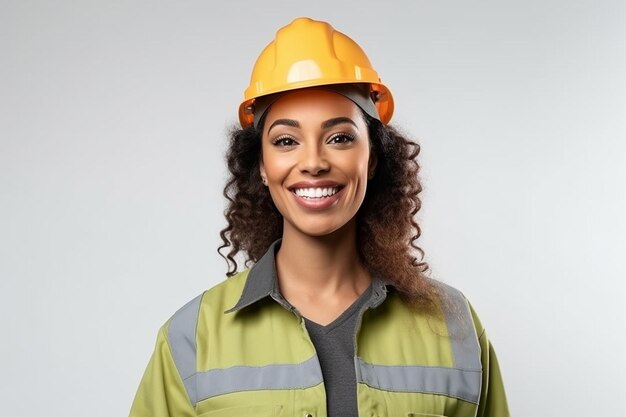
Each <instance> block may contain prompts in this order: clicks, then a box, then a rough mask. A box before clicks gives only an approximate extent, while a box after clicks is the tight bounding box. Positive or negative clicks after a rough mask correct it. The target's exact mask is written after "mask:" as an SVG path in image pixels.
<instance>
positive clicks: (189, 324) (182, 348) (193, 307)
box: [167, 294, 202, 404]
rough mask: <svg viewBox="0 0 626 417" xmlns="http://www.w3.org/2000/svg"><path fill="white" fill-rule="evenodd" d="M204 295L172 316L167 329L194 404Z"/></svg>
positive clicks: (177, 366) (182, 376) (171, 347)
mask: <svg viewBox="0 0 626 417" xmlns="http://www.w3.org/2000/svg"><path fill="white" fill-rule="evenodd" d="M201 301H202V294H201V295H199V296H197V297H196V298H194V299H193V300H191V301H190V302H188V303H187V304H185V305H184V306H183V307H182V308H181V309H180V310H178V311H177V312H176V313H174V316H172V318H171V320H170V323H169V327H168V329H167V338H168V340H169V343H170V349H171V351H172V357H173V358H174V364H175V365H176V369H178V373H179V374H180V377H181V379H182V380H183V384H184V385H185V389H186V390H187V395H189V399H190V400H191V403H192V404H195V403H196V402H197V398H198V396H197V392H196V379H195V375H196V327H197V325H198V312H199V311H200V302H201Z"/></svg>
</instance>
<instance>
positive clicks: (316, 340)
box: [304, 285, 372, 417]
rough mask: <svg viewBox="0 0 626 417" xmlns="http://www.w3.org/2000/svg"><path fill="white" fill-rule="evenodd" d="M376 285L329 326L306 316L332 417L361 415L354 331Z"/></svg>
mask: <svg viewBox="0 0 626 417" xmlns="http://www.w3.org/2000/svg"><path fill="white" fill-rule="evenodd" d="M371 295H372V286H371V285H370V287H369V288H368V289H367V290H365V291H364V292H363V294H361V295H360V296H359V298H358V299H357V300H356V301H355V302H354V303H353V304H352V305H351V306H350V307H348V308H347V309H346V310H345V311H344V312H343V313H341V315H340V316H339V317H337V318H336V319H335V321H333V322H332V323H329V324H328V325H326V326H322V325H320V324H317V323H315V322H313V321H311V320H309V319H307V318H305V319H304V321H305V323H306V328H307V330H308V331H309V336H310V337H311V340H312V341H313V345H314V346H315V350H316V351H317V356H318V358H319V361H320V365H321V367H322V375H323V377H324V387H325V389H326V405H327V412H328V417H358V415H359V413H358V405H357V395H356V374H355V371H354V354H355V350H354V348H355V347H354V334H355V331H356V325H357V322H358V321H359V318H360V316H361V314H363V311H364V310H365V308H366V307H367V306H368V305H369V301H370V298H371Z"/></svg>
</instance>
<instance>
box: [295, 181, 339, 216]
mask: <svg viewBox="0 0 626 417" xmlns="http://www.w3.org/2000/svg"><path fill="white" fill-rule="evenodd" d="M331 187H336V188H338V190H337V192H336V193H335V194H333V195H331V196H330V197H324V198H319V199H308V198H304V197H300V196H299V195H297V194H296V193H295V191H294V190H295V189H296V188H331ZM288 189H289V191H291V195H292V196H293V198H294V199H295V200H296V202H297V203H298V205H300V206H301V207H303V208H305V209H309V210H325V209H327V208H329V207H331V206H332V205H334V204H335V202H337V200H339V198H340V197H341V194H342V193H343V190H344V185H342V184H339V183H337V182H334V181H329V180H320V181H300V182H297V183H295V184H293V185H291V186H289V187H288Z"/></svg>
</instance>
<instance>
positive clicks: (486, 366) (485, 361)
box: [470, 306, 511, 417]
mask: <svg viewBox="0 0 626 417" xmlns="http://www.w3.org/2000/svg"><path fill="white" fill-rule="evenodd" d="M470 308H471V306H470ZM471 311H472V316H473V318H474V325H475V327H476V332H477V334H478V336H479V337H478V342H479V344H480V350H481V354H480V356H481V358H480V359H481V362H482V366H483V381H482V390H481V393H480V403H479V404H478V413H477V417H510V415H511V414H510V412H509V405H508V402H507V399H506V392H505V391H504V383H503V382H502V374H501V373H500V366H499V365H498V359H497V357H496V353H495V351H494V349H493V346H492V344H491V342H490V341H489V338H488V337H487V333H486V332H485V329H484V328H483V327H482V324H481V323H480V320H479V319H478V316H477V315H476V312H475V311H474V309H473V308H471Z"/></svg>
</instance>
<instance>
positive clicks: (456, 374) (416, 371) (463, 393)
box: [356, 358, 481, 404]
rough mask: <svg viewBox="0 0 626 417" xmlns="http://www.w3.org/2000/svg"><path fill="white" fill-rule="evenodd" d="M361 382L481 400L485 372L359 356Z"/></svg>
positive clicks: (406, 390)
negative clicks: (384, 362) (392, 363)
mask: <svg viewBox="0 0 626 417" xmlns="http://www.w3.org/2000/svg"><path fill="white" fill-rule="evenodd" d="M356 370H357V382H359V383H363V384H366V385H368V386H370V387H372V388H377V389H381V390H385V391H396V392H420V393H427V394H442V395H447V396H450V397H454V398H459V399H461V400H465V401H469V402H471V403H474V404H478V399H479V396H480V384H481V372H480V371H479V370H478V371H471V370H462V369H456V368H443V367H434V366H408V365H407V366H389V365H372V364H369V363H366V362H364V361H363V360H362V359H361V358H357V366H356Z"/></svg>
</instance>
